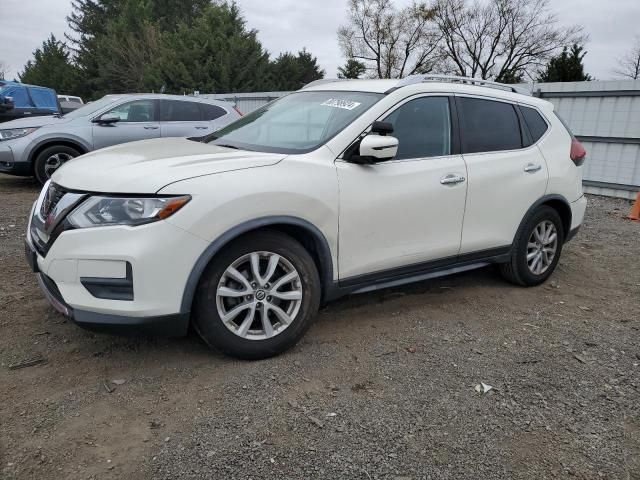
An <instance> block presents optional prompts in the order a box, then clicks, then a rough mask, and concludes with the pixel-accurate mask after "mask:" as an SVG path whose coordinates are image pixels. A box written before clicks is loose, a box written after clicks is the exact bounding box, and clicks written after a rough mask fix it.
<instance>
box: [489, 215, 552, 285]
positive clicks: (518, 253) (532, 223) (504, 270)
mask: <svg viewBox="0 0 640 480" xmlns="http://www.w3.org/2000/svg"><path fill="white" fill-rule="evenodd" d="M544 221H549V222H551V223H553V225H554V226H555V228H556V232H557V235H558V239H557V245H556V253H555V256H554V258H553V260H552V261H551V264H550V265H549V267H548V268H547V270H546V271H544V272H543V273H541V274H535V273H533V272H532V271H531V269H530V268H529V265H528V264H527V244H528V242H529V238H530V237H531V235H532V234H533V230H534V229H535V228H536V227H537V226H538V225H539V224H540V223H541V222H544ZM564 238H565V233H564V229H563V226H562V219H561V218H560V215H559V214H558V212H557V211H556V210H555V209H553V208H552V207H549V206H547V205H544V206H541V207H540V208H538V209H536V210H535V211H534V212H533V213H532V214H530V215H529V217H528V218H527V219H526V220H525V221H524V222H523V224H522V226H521V227H520V229H519V230H518V233H517V234H516V238H515V241H514V242H513V247H512V249H511V259H510V260H509V261H508V262H507V263H503V264H500V266H499V267H500V273H501V274H502V276H503V277H504V278H505V279H506V280H508V281H510V282H511V283H515V284H516V285H521V286H523V287H532V286H535V285H540V284H541V283H543V282H544V281H545V280H547V279H548V278H549V277H550V276H551V274H552V273H553V271H554V270H555V268H556V266H557V265H558V261H559V260H560V254H561V253H562V246H563V244H564Z"/></svg>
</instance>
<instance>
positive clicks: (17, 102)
mask: <svg viewBox="0 0 640 480" xmlns="http://www.w3.org/2000/svg"><path fill="white" fill-rule="evenodd" d="M60 113H63V112H62V109H61V107H60V102H59V101H58V97H57V95H56V92H55V90H53V89H51V88H46V87H39V86H35V85H26V84H24V83H18V82H10V81H6V80H0V122H6V121H9V120H14V119H16V118H25V117H31V116H34V117H35V116H41V115H56V114H60Z"/></svg>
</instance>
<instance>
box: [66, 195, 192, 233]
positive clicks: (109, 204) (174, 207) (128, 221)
mask: <svg viewBox="0 0 640 480" xmlns="http://www.w3.org/2000/svg"><path fill="white" fill-rule="evenodd" d="M189 200H191V197H190V196H189V195H184V196H181V197H151V198H138V197H131V198H121V197H89V198H87V199H86V200H85V201H84V202H82V203H81V204H80V205H79V206H78V207H76V209H75V210H74V211H73V212H71V214H70V215H69V217H68V220H69V222H70V223H71V225H73V226H74V227H76V228H89V227H103V226H107V225H130V226H135V225H142V224H144V223H150V222H155V221H157V220H163V219H165V218H168V217H170V216H171V215H173V214H174V213H176V212H177V211H178V210H180V209H181V208H182V207H184V206H185V205H186V204H187V202H189Z"/></svg>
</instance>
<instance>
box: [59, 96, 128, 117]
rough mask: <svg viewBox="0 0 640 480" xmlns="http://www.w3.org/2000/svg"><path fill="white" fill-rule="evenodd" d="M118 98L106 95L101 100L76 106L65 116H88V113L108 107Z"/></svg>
mask: <svg viewBox="0 0 640 480" xmlns="http://www.w3.org/2000/svg"><path fill="white" fill-rule="evenodd" d="M116 100H118V97H116V96H111V95H107V96H106V97H102V98H101V99H100V100H96V101H95V102H91V103H87V104H86V105H83V106H82V107H80V108H76V109H75V110H72V111H71V112H69V113H65V114H64V115H63V116H64V118H78V117H86V116H87V115H91V114H92V113H94V112H97V111H98V110H100V109H102V108H104V107H106V106H107V105H111V104H112V103H113V102H115V101H116Z"/></svg>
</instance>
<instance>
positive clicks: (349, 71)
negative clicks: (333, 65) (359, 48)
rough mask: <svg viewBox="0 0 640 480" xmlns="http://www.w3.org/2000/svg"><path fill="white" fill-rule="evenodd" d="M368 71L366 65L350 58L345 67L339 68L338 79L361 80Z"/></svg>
mask: <svg viewBox="0 0 640 480" xmlns="http://www.w3.org/2000/svg"><path fill="white" fill-rule="evenodd" d="M366 71H367V67H366V65H365V64H364V63H362V62H360V61H358V60H356V59H355V58H350V59H349V60H347V63H345V64H344V67H338V78H360V76H361V75H363V74H364V72H366Z"/></svg>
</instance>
